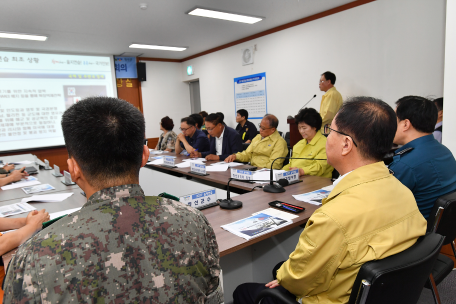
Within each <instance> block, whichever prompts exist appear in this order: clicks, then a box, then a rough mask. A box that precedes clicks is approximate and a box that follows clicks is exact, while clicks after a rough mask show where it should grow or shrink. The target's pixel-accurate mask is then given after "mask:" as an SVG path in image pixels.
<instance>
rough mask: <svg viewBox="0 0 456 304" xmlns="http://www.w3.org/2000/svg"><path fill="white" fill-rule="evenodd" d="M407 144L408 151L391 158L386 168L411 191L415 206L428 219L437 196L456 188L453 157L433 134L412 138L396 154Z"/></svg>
mask: <svg viewBox="0 0 456 304" xmlns="http://www.w3.org/2000/svg"><path fill="white" fill-rule="evenodd" d="M410 147H412V148H413V150H411V151H410V152H406V153H404V154H403V155H395V156H394V157H393V162H392V163H391V164H390V165H389V169H391V170H392V171H393V172H394V176H396V178H397V179H398V180H400V181H401V182H402V184H404V185H405V186H407V187H408V188H409V189H410V190H411V191H412V193H413V195H414V196H415V200H416V203H417V205H418V209H420V211H421V213H422V214H423V216H424V218H425V219H427V218H428V217H429V214H430V213H431V210H432V207H433V206H434V203H435V201H436V200H437V198H439V197H440V196H442V195H445V194H448V193H450V192H453V191H456V160H455V159H454V157H453V154H452V153H451V152H450V150H449V149H448V148H447V147H445V146H444V145H442V144H440V143H439V142H438V141H437V140H435V139H434V136H433V135H432V134H431V135H426V136H423V137H420V138H417V139H415V140H412V141H411V142H409V143H407V144H406V145H404V146H402V147H401V148H399V149H397V150H396V154H397V153H398V152H400V151H403V150H405V149H407V148H410ZM398 203H400V202H398Z"/></svg>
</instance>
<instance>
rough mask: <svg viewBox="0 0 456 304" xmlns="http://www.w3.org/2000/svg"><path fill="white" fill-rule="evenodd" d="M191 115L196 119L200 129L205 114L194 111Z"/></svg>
mask: <svg viewBox="0 0 456 304" xmlns="http://www.w3.org/2000/svg"><path fill="white" fill-rule="evenodd" d="M190 117H191V118H193V119H194V120H195V123H196V125H197V128H198V129H200V128H201V127H202V126H203V123H204V120H203V116H201V115H199V114H198V113H193V114H191V115H190Z"/></svg>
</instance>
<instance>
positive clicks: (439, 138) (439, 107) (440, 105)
mask: <svg viewBox="0 0 456 304" xmlns="http://www.w3.org/2000/svg"><path fill="white" fill-rule="evenodd" d="M434 104H435V106H436V107H437V124H436V125H435V128H434V133H433V135H434V138H435V139H436V140H437V141H438V142H439V143H442V122H443V97H440V98H437V99H434Z"/></svg>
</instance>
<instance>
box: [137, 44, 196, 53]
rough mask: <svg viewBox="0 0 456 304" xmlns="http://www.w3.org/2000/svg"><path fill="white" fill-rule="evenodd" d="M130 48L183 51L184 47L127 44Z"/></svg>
mask: <svg viewBox="0 0 456 304" xmlns="http://www.w3.org/2000/svg"><path fill="white" fill-rule="evenodd" d="M129 48H131V49H148V50H163V51H175V52H182V51H185V50H186V49H187V48H186V47H175V46H162V45H148V44H132V45H130V46H129Z"/></svg>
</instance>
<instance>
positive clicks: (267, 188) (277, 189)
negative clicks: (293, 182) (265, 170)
mask: <svg viewBox="0 0 456 304" xmlns="http://www.w3.org/2000/svg"><path fill="white" fill-rule="evenodd" d="M278 159H308V160H327V159H326V158H304V157H289V156H285V157H277V158H276V159H274V160H273V161H272V163H271V171H270V172H271V174H270V176H269V185H264V186H263V191H264V192H269V193H282V192H285V189H284V188H283V187H282V185H280V184H274V178H273V175H272V174H273V171H274V170H273V169H272V166H273V165H274V162H275V161H276V160H278Z"/></svg>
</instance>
